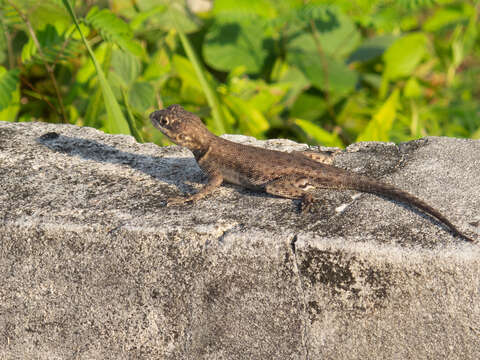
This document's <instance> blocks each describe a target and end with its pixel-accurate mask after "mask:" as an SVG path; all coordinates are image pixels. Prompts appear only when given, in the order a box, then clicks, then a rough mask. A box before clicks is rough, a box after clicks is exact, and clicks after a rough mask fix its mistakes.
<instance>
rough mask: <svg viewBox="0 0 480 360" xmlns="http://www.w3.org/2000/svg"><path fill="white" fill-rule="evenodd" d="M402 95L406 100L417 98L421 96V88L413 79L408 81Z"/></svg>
mask: <svg viewBox="0 0 480 360" xmlns="http://www.w3.org/2000/svg"><path fill="white" fill-rule="evenodd" d="M403 95H404V96H405V97H406V98H417V97H420V96H422V95H423V88H422V86H421V85H420V84H419V82H418V80H417V79H416V78H414V77H411V78H410V79H408V81H407V83H406V84H405V88H404V89H403Z"/></svg>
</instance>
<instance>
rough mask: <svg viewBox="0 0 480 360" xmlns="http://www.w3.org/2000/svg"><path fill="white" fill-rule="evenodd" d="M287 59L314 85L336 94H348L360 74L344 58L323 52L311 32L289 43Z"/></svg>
mask: <svg viewBox="0 0 480 360" xmlns="http://www.w3.org/2000/svg"><path fill="white" fill-rule="evenodd" d="M306 44H308V46H306ZM287 60H288V61H289V62H290V63H291V64H293V65H296V66H297V67H298V68H299V69H300V70H301V71H302V72H303V73H304V74H305V76H306V78H307V79H309V80H310V81H311V83H312V84H313V85H314V86H316V87H317V88H319V89H322V90H324V91H328V92H333V93H335V95H340V96H342V95H346V94H347V93H349V92H350V91H352V90H353V89H354V88H355V84H356V83H357V80H358V74H357V73H356V72H355V71H353V70H351V69H349V68H348V67H347V66H346V65H345V63H344V61H343V60H340V59H334V58H333V57H331V56H330V55H328V54H325V53H321V52H320V51H319V50H318V49H317V47H316V46H315V41H314V39H313V36H312V35H310V34H302V35H300V36H298V37H297V38H296V39H295V40H294V41H291V42H290V43H289V48H288V54H287Z"/></svg>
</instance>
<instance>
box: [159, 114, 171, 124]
mask: <svg viewBox="0 0 480 360" xmlns="http://www.w3.org/2000/svg"><path fill="white" fill-rule="evenodd" d="M168 123H169V119H168V116H162V118H161V119H160V125H162V126H166V125H168Z"/></svg>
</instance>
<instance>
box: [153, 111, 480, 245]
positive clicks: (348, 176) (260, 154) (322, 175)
mask: <svg viewBox="0 0 480 360" xmlns="http://www.w3.org/2000/svg"><path fill="white" fill-rule="evenodd" d="M150 120H151V121H152V123H153V125H154V126H155V127H156V128H157V129H159V130H160V131H161V132H162V133H163V134H165V135H166V136H167V137H168V138H169V139H170V140H172V141H173V142H174V143H176V144H178V145H180V146H184V147H186V148H188V149H189V150H191V151H192V152H193V155H194V156H195V159H196V161H197V163H198V165H199V166H200V168H201V169H202V170H203V171H204V172H205V173H206V174H207V176H208V183H207V184H206V185H205V186H204V187H203V188H202V189H201V190H200V191H199V192H198V193H196V194H194V195H192V196H189V197H182V198H174V199H169V200H168V202H167V205H173V204H182V203H185V202H187V201H197V200H199V199H202V198H203V197H205V196H207V195H209V194H210V193H212V192H213V191H214V190H215V189H216V188H217V187H219V186H220V185H221V184H222V183H223V181H227V182H229V183H233V184H237V185H240V186H243V187H246V188H249V189H254V190H259V191H265V192H267V193H269V194H272V195H276V196H280V197H285V198H290V199H301V200H302V210H303V211H307V210H311V209H312V204H313V202H314V199H313V197H312V195H311V193H310V192H309V191H308V190H310V189H312V188H328V189H336V190H343V189H350V190H358V191H362V192H367V193H373V194H378V195H383V196H386V197H388V198H391V199H393V200H397V201H400V202H403V203H406V204H409V205H413V206H415V207H416V208H418V209H420V210H422V211H423V212H425V213H427V214H429V215H431V216H433V217H435V218H437V219H438V220H440V221H441V222H442V223H444V224H445V225H446V226H447V227H448V228H449V229H450V230H451V231H452V233H453V234H454V235H455V236H459V237H461V238H463V239H465V240H467V241H474V240H473V239H471V238H470V237H468V236H466V235H465V234H463V233H462V232H460V231H459V230H458V229H457V228H456V227H455V226H454V225H453V224H452V223H451V222H450V221H449V220H448V219H447V218H446V217H445V216H444V215H442V214H441V213H440V212H439V211H438V210H436V209H434V208H433V207H431V206H430V205H428V204H427V203H425V202H424V201H423V200H420V199H419V198H417V197H416V196H414V195H411V194H409V193H407V192H405V191H403V190H400V189H398V188H396V187H394V186H393V185H390V184H387V183H384V182H381V181H378V180H375V179H373V178H369V177H367V176H363V175H360V174H356V173H354V172H350V171H347V170H343V169H340V168H337V167H335V166H332V165H330V163H331V156H329V155H327V154H322V153H318V154H315V153H312V152H306V153H301V152H292V153H285V152H281V151H274V150H268V149H262V148H258V147H254V146H249V145H243V144H237V143H234V142H231V141H228V140H225V139H222V138H220V137H217V136H215V135H214V134H212V133H211V132H210V131H208V129H207V128H206V127H205V125H204V124H203V123H202V121H201V120H200V118H199V117H197V116H196V115H195V114H192V113H190V112H188V111H186V110H185V109H183V108H182V107H181V106H180V105H172V106H169V107H168V108H167V109H164V110H158V111H155V112H153V113H152V114H150Z"/></svg>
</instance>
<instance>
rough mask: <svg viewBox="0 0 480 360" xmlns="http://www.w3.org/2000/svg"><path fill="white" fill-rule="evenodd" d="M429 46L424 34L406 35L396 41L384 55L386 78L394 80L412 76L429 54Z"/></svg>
mask: <svg viewBox="0 0 480 360" xmlns="http://www.w3.org/2000/svg"><path fill="white" fill-rule="evenodd" d="M427 46H428V38H427V36H426V35H425V34H423V33H416V34H410V35H406V36H404V37H402V38H400V39H398V40H397V41H395V42H394V43H393V44H392V46H390V47H389V48H388V50H387V51H386V52H385V54H384V55H383V60H384V62H385V72H384V76H385V77H386V78H387V79H390V80H394V79H398V78H401V77H404V76H410V75H412V73H413V71H414V70H415V69H416V67H417V66H418V64H419V63H420V61H422V59H423V57H424V56H425V55H426V54H427Z"/></svg>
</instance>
